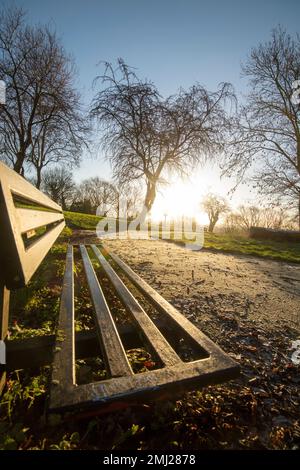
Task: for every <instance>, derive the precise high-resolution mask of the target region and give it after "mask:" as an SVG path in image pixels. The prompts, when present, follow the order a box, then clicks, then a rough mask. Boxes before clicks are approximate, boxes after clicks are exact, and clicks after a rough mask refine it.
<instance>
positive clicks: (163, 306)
mask: <svg viewBox="0 0 300 470" xmlns="http://www.w3.org/2000/svg"><path fill="white" fill-rule="evenodd" d="M0 224H1V246H0V262H1V278H0V309H1V310H0V315H1V329H0V333H1V340H3V341H6V344H7V362H8V364H9V365H10V368H12V365H13V366H14V367H16V368H23V367H26V366H28V365H29V364H28V362H31V365H42V364H45V363H52V364H53V367H52V380H51V389H50V401H49V409H50V411H53V410H56V411H57V410H66V409H71V408H74V407H75V408H77V407H84V406H95V405H96V406H99V405H100V404H107V403H110V402H113V401H120V400H121V401H124V402H126V403H127V402H130V401H131V400H134V401H138V400H142V401H145V400H152V399H154V397H157V396H174V395H175V394H177V393H179V392H182V391H185V390H189V389H195V388H197V387H199V386H203V385H207V384H212V383H217V382H222V381H225V380H229V379H232V378H235V377H237V376H238V374H239V367H238V365H237V364H236V363H235V362H234V361H233V360H232V359H231V358H230V357H228V356H227V355H226V354H225V353H224V352H223V351H222V350H221V349H220V348H219V347H218V346H217V345H216V344H215V343H213V342H212V341H211V340H210V339H209V338H208V337H207V336H205V335H204V334H203V333H202V332H201V331H200V330H199V329H198V328H196V327H195V325H193V324H192V323H191V322H190V321H189V320H187V318H185V317H184V316H183V315H182V314H180V313H179V312H178V311H177V310H176V309H175V308H174V307H173V306H172V305H171V304H170V303H169V302H167V301H166V300H165V299H164V298H163V297H162V296H161V295H160V294H159V293H158V292H157V291H156V290H154V289H153V288H152V287H151V286H150V285H149V284H147V283H146V282H145V281H144V280H143V279H142V278H141V277H140V276H138V275H137V274H136V273H135V272H134V271H133V270H132V269H131V268H130V267H129V266H128V265H127V264H125V263H124V262H123V261H122V260H121V259H120V258H119V257H118V256H116V255H115V254H114V253H109V252H108V250H107V248H106V247H105V246H103V245H101V246H96V245H91V246H87V245H80V246H79V247H77V246H73V245H69V246H68V248H67V256H66V266H65V274H64V280H63V288H62V295H61V302H60V313H59V319H58V327H57V334H56V337H55V338H54V337H53V336H45V337H39V338H30V339H26V340H25V339H24V340H19V341H16V340H13V341H7V331H8V320H9V291H10V290H11V289H16V288H19V287H24V286H26V284H27V283H28V282H29V280H30V279H31V277H32V275H33V274H34V272H35V271H36V269H37V268H38V266H39V265H40V263H41V262H42V260H43V259H44V257H45V256H46V254H47V252H48V250H49V249H50V248H51V246H52V245H53V243H54V242H55V240H56V239H57V237H58V236H59V234H60V233H61V231H62V229H63V227H64V225H65V223H64V217H63V213H62V210H61V208H60V207H59V206H58V205H57V204H55V203H54V202H53V201H51V200H50V199H49V198H48V197H47V196H45V195H44V194H43V193H41V192H40V191H38V190H37V189H36V188H34V187H33V186H32V185H31V184H30V183H28V182H27V181H25V180H24V179H23V178H22V177H21V176H19V175H17V174H16V173H15V172H14V171H12V170H10V169H9V168H7V167H6V166H5V165H4V164H2V163H0ZM74 250H76V253H77V255H78V256H80V259H81V263H82V265H83V270H84V274H85V278H86V282H87V285H88V288H89V291H90V296H91V299H92V303H93V312H94V323H95V327H96V328H95V332H94V331H88V332H80V333H76V332H75V317H76V312H75V302H74ZM95 263H97V265H98V267H99V269H100V270H101V273H102V275H103V276H104V277H105V280H106V282H108V283H109V286H110V289H113V291H114V293H115V295H116V296H117V298H118V299H119V301H120V302H121V304H122V306H123V307H124V309H125V311H126V314H127V315H128V318H129V320H130V321H129V323H128V324H127V325H119V324H118V322H116V319H115V318H114V315H113V314H112V311H111V308H110V306H109V302H108V301H107V298H106V295H105V293H104V292H105V289H104V285H103V283H104V281H103V279H102V278H101V277H99V276H98V274H97V270H95ZM137 297H138V298H139V299H140V297H141V298H143V299H144V302H145V303H143V305H142V303H141V301H140V300H137ZM144 305H149V311H148V309H147V308H146V307H145V306H144ZM150 310H151V311H152V310H155V312H156V315H154V316H153V315H152V314H150ZM132 338H134V340H133V343H134V344H142V345H144V346H145V348H146V349H147V351H148V352H149V356H150V357H151V361H147V360H146V361H145V364H146V366H148V367H145V370H143V371H140V372H139V373H135V372H134V370H133V366H132V363H131V362H130V360H129V359H128V344H131V342H132ZM182 345H184V348H182ZM126 347H127V353H126ZM182 349H185V352H186V351H187V350H188V351H189V353H188V354H185V353H183V352H182ZM92 355H94V356H95V355H96V356H97V357H98V358H101V362H103V363H104V365H105V370H104V373H103V374H102V375H101V374H100V376H101V377H100V378H99V380H97V381H95V382H89V383H80V381H78V380H77V379H76V373H75V369H76V359H75V358H77V359H78V358H87V357H90V356H92ZM28 358H30V361H28ZM4 369H5V368H4ZM149 369H150V370H149ZM5 375H6V370H2V372H1V384H0V385H1V388H0V390H1V389H3V388H4V386H5Z"/></svg>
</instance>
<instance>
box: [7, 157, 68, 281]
mask: <svg viewBox="0 0 300 470" xmlns="http://www.w3.org/2000/svg"><path fill="white" fill-rule="evenodd" d="M64 226H65V222H64V215H63V213H62V209H61V207H60V206H59V205H58V204H56V203H55V202H53V201H52V200H51V199H50V198H49V197H48V196H46V195H45V194H44V193H42V192H41V191H39V190H38V189H37V188H35V187H34V186H33V185H32V184H30V183H29V182H28V181H26V180H25V179H24V178H23V177H22V176H20V175H18V174H17V173H16V172H15V171H13V170H11V169H10V168H8V167H7V166H6V165H4V164H3V163H1V162H0V275H1V278H2V282H4V284H5V286H6V287H7V288H8V289H15V288H18V287H23V286H25V285H26V284H27V283H28V282H29V280H30V278H31V277H32V275H33V274H34V272H35V271H36V269H37V268H38V266H39V265H40V264H41V262H42V261H43V259H44V257H45V256H46V254H47V253H48V251H49V249H50V248H51V246H52V245H53V243H54V242H55V240H56V239H57V237H58V236H59V234H60V233H61V231H62V229H63V228H64ZM33 236H34V238H31V237H33Z"/></svg>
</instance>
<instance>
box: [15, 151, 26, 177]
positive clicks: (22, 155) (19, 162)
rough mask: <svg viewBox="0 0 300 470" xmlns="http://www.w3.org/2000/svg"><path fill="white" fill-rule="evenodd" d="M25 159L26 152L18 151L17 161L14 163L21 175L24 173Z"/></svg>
mask: <svg viewBox="0 0 300 470" xmlns="http://www.w3.org/2000/svg"><path fill="white" fill-rule="evenodd" d="M24 160H25V153H24V152H22V150H21V151H20V152H18V153H17V161H16V162H15V164H14V170H15V171H16V172H17V173H19V175H24V169H23V163H24Z"/></svg>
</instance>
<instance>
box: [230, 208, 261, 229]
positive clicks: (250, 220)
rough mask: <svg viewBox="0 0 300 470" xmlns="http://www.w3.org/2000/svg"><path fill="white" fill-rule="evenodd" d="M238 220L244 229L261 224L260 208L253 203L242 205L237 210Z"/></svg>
mask: <svg viewBox="0 0 300 470" xmlns="http://www.w3.org/2000/svg"><path fill="white" fill-rule="evenodd" d="M236 216H237V221H238V223H239V225H240V227H241V228H242V229H243V230H249V229H250V227H259V226H260V224H261V212H260V209H259V208H258V207H256V206H253V205H248V206H246V205H241V206H239V208H238V211H237V212H236Z"/></svg>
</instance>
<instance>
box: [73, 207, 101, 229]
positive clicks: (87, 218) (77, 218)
mask: <svg viewBox="0 0 300 470" xmlns="http://www.w3.org/2000/svg"><path fill="white" fill-rule="evenodd" d="M64 216H65V220H66V224H67V226H69V227H71V228H79V229H82V230H94V229H96V226H97V224H98V222H99V221H100V220H101V218H102V217H97V216H96V215H92V214H81V213H80V212H68V211H65V212H64Z"/></svg>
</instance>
